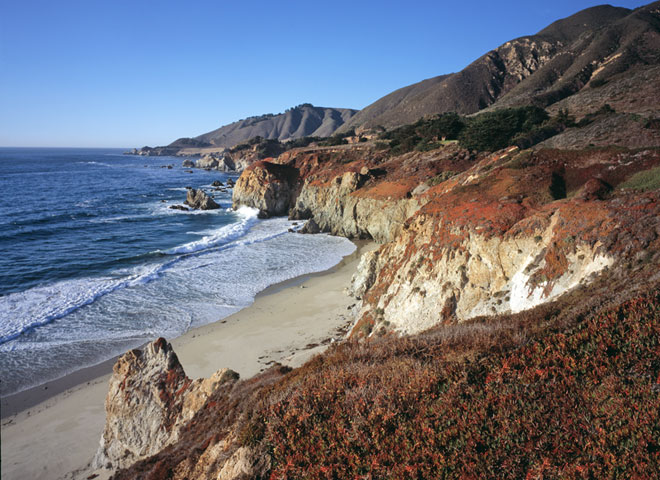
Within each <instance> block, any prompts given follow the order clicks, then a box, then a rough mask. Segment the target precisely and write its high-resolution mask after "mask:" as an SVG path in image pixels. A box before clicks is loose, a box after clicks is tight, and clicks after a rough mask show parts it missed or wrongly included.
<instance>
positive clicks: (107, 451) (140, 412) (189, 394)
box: [94, 338, 238, 469]
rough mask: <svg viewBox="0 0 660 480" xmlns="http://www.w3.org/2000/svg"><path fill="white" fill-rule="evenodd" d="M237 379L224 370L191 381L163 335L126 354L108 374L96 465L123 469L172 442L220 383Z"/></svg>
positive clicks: (229, 371) (233, 373) (96, 466)
mask: <svg viewBox="0 0 660 480" xmlns="http://www.w3.org/2000/svg"><path fill="white" fill-rule="evenodd" d="M237 378H238V374H236V373H235V372H232V371H231V370H228V369H223V370H219V371H218V372H216V373H215V374H214V375H213V376H212V377H211V378H209V379H203V380H195V381H192V380H190V379H189V378H188V377H187V376H186V374H185V372H184V370H183V367H182V366H181V364H180V363H179V360H178V358H177V356H176V354H175V353H174V351H173V350H172V346H171V345H170V344H169V343H167V341H166V340H165V339H163V338H159V339H158V340H156V341H154V342H152V343H150V344H149V345H147V347H146V348H145V349H144V350H131V351H129V352H127V353H125V354H124V355H123V356H121V357H120V358H119V360H117V363H116V364H115V366H114V368H113V374H112V377H111V378H110V385H109V390H108V394H107V396H106V400H105V410H106V424H105V429H104V431H103V436H102V438H101V442H100V446H99V450H98V452H97V454H96V457H95V458H94V467H95V468H113V469H117V468H126V467H128V466H130V465H132V464H133V463H135V462H136V461H138V460H140V459H143V458H146V457H148V456H151V455H154V454H156V453H157V452H159V451H160V450H161V449H162V448H164V447H165V446H167V445H169V444H171V443H174V442H176V441H177V440H178V438H179V433H180V431H181V429H182V428H183V427H184V426H185V425H186V424H187V423H188V422H189V421H190V420H191V419H192V418H193V416H194V415H195V413H196V412H198V411H199V410H200V409H201V408H202V407H203V406H204V405H205V403H206V401H207V399H208V398H209V396H210V395H211V394H212V393H213V392H214V391H215V390H216V389H217V388H218V386H220V385H223V384H227V383H234V382H235V381H236V380H237Z"/></svg>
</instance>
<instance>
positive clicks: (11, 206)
mask: <svg viewBox="0 0 660 480" xmlns="http://www.w3.org/2000/svg"><path fill="white" fill-rule="evenodd" d="M181 161H182V159H181V158H173V157H135V156H126V155H122V151H121V150H116V149H17V148H16V149H14V148H0V172H1V173H0V189H1V190H0V191H2V193H3V195H2V196H0V365H2V370H1V371H2V373H1V378H0V381H1V383H0V385H1V389H0V394H1V395H3V396H4V395H8V394H11V393H15V392H17V391H20V390H23V389H26V388H29V387H32V386H35V385H39V384H41V383H44V382H46V381H49V380H53V379H55V378H58V377H61V376H63V375H65V374H67V373H70V372H73V371H75V370H77V369H80V368H82V367H85V366H90V365H94V364H96V363H99V362H101V361H104V360H107V359H108V358H112V357H113V356H115V355H117V354H119V353H121V352H123V351H125V350H127V349H129V348H134V347H136V346H139V345H141V344H143V343H144V342H147V341H150V340H152V339H153V338H155V337H158V336H164V337H166V338H173V337H176V336H179V335H181V334H183V333H185V331H187V330H188V329H189V328H191V327H194V326H199V325H203V324H206V323H210V322H214V321H217V320H219V319H221V318H223V317H226V316H228V315H230V314H232V313H234V312H236V311H238V310H240V309H241V308H244V307H246V306H248V305H250V304H251V303H252V302H253V300H254V297H255V295H256V294H257V293H258V292H260V291H261V290H263V289H265V288H266V287H268V286H269V285H272V284H274V283H277V282H280V281H283V280H287V279H290V278H293V277H296V276H299V275H302V274H306V273H311V272H316V271H321V270H324V269H327V268H329V267H331V266H332V265H334V264H336V263H338V262H339V260H340V259H341V258H342V257H343V256H345V255H347V254H349V253H351V252H352V251H353V250H354V248H355V247H354V245H353V244H352V243H351V242H349V241H347V240H345V239H342V238H337V237H331V236H328V235H298V234H295V233H290V232H289V231H288V230H289V229H290V228H292V226H293V222H290V221H288V220H287V219H285V218H275V219H269V220H259V219H257V215H256V213H257V212H256V210H254V209H250V208H245V207H243V208H241V209H239V210H238V211H233V210H232V209H231V190H228V191H227V192H221V191H217V190H214V189H213V188H212V187H211V183H212V182H213V181H214V180H220V181H222V182H223V183H225V182H226V180H227V179H228V178H229V176H228V175H227V174H223V173H221V172H206V171H203V170H194V171H193V172H194V173H188V172H187V171H186V170H187V169H184V168H182V167H181ZM167 165H171V166H172V168H166V166H167ZM232 177H233V178H236V175H232ZM187 186H191V187H194V188H203V189H204V190H206V191H207V192H209V193H210V194H212V195H214V196H215V200H216V202H218V203H219V204H220V206H221V208H220V209H219V210H213V211H206V212H202V211H190V212H183V211H180V210H173V209H170V208H169V206H170V205H174V204H182V203H183V201H184V200H185V196H186V188H185V187H187Z"/></svg>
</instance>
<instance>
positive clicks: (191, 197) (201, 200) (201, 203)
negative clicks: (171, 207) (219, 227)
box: [184, 188, 220, 210]
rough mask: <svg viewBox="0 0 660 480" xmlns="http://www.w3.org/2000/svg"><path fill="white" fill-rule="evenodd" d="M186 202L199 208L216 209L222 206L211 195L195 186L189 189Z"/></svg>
mask: <svg viewBox="0 0 660 480" xmlns="http://www.w3.org/2000/svg"><path fill="white" fill-rule="evenodd" d="M184 203H185V204H186V205H188V206H189V207H192V208H195V209H198V210H215V209H217V208H220V205H218V204H217V203H216V202H215V201H214V200H213V199H212V198H211V197H209V196H208V195H207V194H206V193H204V192H203V191H202V190H201V189H195V188H191V189H190V190H188V193H187V195H186V201H185V202H184Z"/></svg>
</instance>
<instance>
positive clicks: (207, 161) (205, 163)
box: [195, 154, 219, 168]
mask: <svg viewBox="0 0 660 480" xmlns="http://www.w3.org/2000/svg"><path fill="white" fill-rule="evenodd" d="M218 163H219V162H218V158H217V157H216V156H215V155H213V154H207V155H204V156H203V157H202V158H200V159H199V160H197V162H196V163H195V166H196V167H197V168H216V167H217V166H218Z"/></svg>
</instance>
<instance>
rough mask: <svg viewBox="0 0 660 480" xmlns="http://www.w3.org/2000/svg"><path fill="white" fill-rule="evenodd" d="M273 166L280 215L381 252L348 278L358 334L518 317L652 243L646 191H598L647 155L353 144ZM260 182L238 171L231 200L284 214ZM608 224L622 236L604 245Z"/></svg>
mask: <svg viewBox="0 0 660 480" xmlns="http://www.w3.org/2000/svg"><path fill="white" fill-rule="evenodd" d="M276 161H277V162H278V163H281V164H282V165H286V166H287V167H288V168H290V169H294V170H295V172H297V176H295V175H294V176H295V177H296V179H297V183H295V184H293V183H291V184H288V190H287V192H286V195H285V196H284V200H285V201H283V202H282V204H284V203H285V204H287V205H289V214H290V215H291V216H292V217H293V218H297V219H298V218H302V219H304V218H313V219H314V220H315V222H316V223H317V224H318V225H319V227H320V229H321V231H325V232H330V233H332V234H335V235H342V236H346V237H349V238H373V239H374V240H376V241H378V242H379V243H383V244H384V245H383V246H382V247H381V248H380V249H379V250H378V251H376V252H373V253H369V254H368V256H367V257H365V259H363V262H362V263H361V266H360V268H359V270H358V273H357V275H356V277H355V279H354V282H353V286H352V291H353V294H354V295H355V296H356V297H357V298H358V299H359V300H360V301H361V304H360V305H359V306H360V308H359V309H358V312H359V313H358V317H357V322H356V327H355V329H354V334H356V335H359V336H362V335H371V334H373V333H375V332H383V331H388V330H395V331H398V332H401V333H416V332H419V331H422V330H424V329H427V328H429V327H432V326H434V325H437V324H439V323H443V322H444V323H446V322H454V321H463V320H467V319H470V318H474V317H478V316H484V315H494V314H502V313H515V312H519V311H522V310H526V309H529V308H532V307H535V306H537V305H539V304H541V303H544V302H548V301H551V300H553V299H555V298H557V297H558V296H560V295H562V294H563V293H565V292H567V291H570V290H571V289H573V288H575V287H576V286H578V285H580V284H583V283H588V282H590V281H591V280H592V279H593V278H594V277H595V275H597V274H598V273H600V272H602V271H603V270H604V269H606V268H612V267H613V266H614V265H615V264H616V263H617V262H618V261H620V260H621V259H622V255H623V253H622V251H621V249H620V248H619V247H618V246H617V245H619V246H620V245H621V244H623V243H625V242H627V243H628V247H627V248H628V249H631V248H632V249H633V250H635V251H640V250H642V249H644V248H646V247H647V246H648V242H649V241H656V238H657V234H656V233H655V232H656V230H655V229H656V223H657V218H658V210H657V200H656V199H655V197H654V196H653V195H652V194H647V195H646V196H644V195H640V194H634V193H625V192H616V193H612V192H611V191H612V189H613V188H614V187H615V186H616V185H618V184H619V183H620V182H621V181H622V180H624V179H625V178H627V177H628V176H629V175H630V174H631V173H632V172H635V171H638V170H644V169H646V168H650V167H652V166H653V165H657V164H658V163H660V154H659V152H658V151H657V150H656V149H649V150H639V151H628V150H615V149H609V150H608V149H601V150H595V149H594V150H586V151H578V152H574V151H573V152H570V151H559V150H541V151H535V152H532V151H523V152H520V151H519V150H518V149H517V148H515V147H513V148H510V149H506V150H503V151H501V152H497V153H495V154H492V155H482V156H475V155H470V154H469V152H466V151H462V150H461V149H460V148H459V147H457V146H455V145H450V146H447V147H444V148H442V149H439V150H436V151H432V152H427V153H426V154H420V153H413V154H406V155H402V156H400V157H395V158H383V157H382V156H379V155H378V152H375V151H373V150H369V149H368V148H367V147H360V148H351V149H344V150H337V149H335V150H331V149H326V150H321V151H319V150H315V151H310V150H307V151H298V152H296V151H293V152H287V153H286V154H284V155H282V156H281V157H280V158H278V159H277V160H276ZM264 178H265V175H264V174H263V173H262V172H261V171H259V170H256V171H250V170H248V171H246V172H245V173H244V175H243V176H242V177H241V179H239V182H238V184H237V189H236V190H235V197H234V203H235V205H238V204H241V203H247V204H248V205H250V206H254V207H257V208H270V209H271V213H274V212H275V211H277V212H278V214H282V213H284V210H285V209H284V208H282V206H281V204H278V203H277V202H276V201H275V198H277V195H278V193H277V192H279V191H280V190H277V189H273V188H272V187H271V186H270V184H269V182H264V180H263V179H264ZM637 203H639V205H640V206H639V207H638V208H631V205H637ZM273 205H274V207H273ZM640 225H644V226H645V227H641V226H640ZM622 229H624V231H626V232H629V233H631V235H633V237H634V238H633V237H631V238H626V239H623V240H621V241H619V240H616V239H615V237H616V236H617V235H618V234H620V232H621V231H622ZM635 236H636V237H635ZM645 236H648V237H649V238H647V239H646V240H644V241H641V240H639V239H636V238H637V237H640V238H641V237H645ZM613 239H614V240H613ZM645 242H646V245H643V244H644V243H645ZM617 249H618V250H617Z"/></svg>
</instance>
